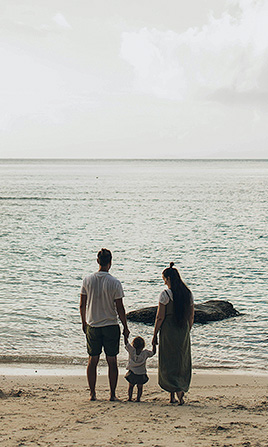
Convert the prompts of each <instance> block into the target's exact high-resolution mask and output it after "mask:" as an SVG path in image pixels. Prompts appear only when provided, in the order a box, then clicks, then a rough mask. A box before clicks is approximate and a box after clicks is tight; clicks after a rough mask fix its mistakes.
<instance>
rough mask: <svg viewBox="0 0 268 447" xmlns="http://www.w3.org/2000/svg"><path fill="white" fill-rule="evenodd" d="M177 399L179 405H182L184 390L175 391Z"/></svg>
mask: <svg viewBox="0 0 268 447" xmlns="http://www.w3.org/2000/svg"><path fill="white" fill-rule="evenodd" d="M176 394H177V396H178V399H179V405H183V404H184V399H183V396H184V391H179V392H178V393H176Z"/></svg>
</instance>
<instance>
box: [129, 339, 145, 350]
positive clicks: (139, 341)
mask: <svg viewBox="0 0 268 447" xmlns="http://www.w3.org/2000/svg"><path fill="white" fill-rule="evenodd" d="M132 346H133V347H134V348H135V349H136V351H137V350H138V351H142V350H143V348H144V346H145V341H144V340H143V338H142V337H135V338H134V340H133V342H132Z"/></svg>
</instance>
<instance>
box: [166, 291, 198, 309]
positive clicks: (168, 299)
mask: <svg viewBox="0 0 268 447" xmlns="http://www.w3.org/2000/svg"><path fill="white" fill-rule="evenodd" d="M170 300H172V301H173V293H172V290H171V289H164V290H162V292H161V293H160V295H159V303H161V304H164V305H165V306H166V305H167V304H168V303H169V301H170ZM193 304H194V297H193V294H192V292H191V296H190V306H193Z"/></svg>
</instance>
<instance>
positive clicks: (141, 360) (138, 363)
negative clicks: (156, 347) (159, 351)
mask: <svg viewBox="0 0 268 447" xmlns="http://www.w3.org/2000/svg"><path fill="white" fill-rule="evenodd" d="M125 348H126V350H127V351H128V354H129V357H128V364H127V368H126V369H128V370H130V371H132V372H133V373H134V374H146V360H147V359H148V357H152V356H153V355H154V352H153V351H149V349H143V350H142V351H141V353H140V354H138V355H137V353H136V349H135V348H134V347H133V346H132V345H131V344H130V343H127V344H126V345H125Z"/></svg>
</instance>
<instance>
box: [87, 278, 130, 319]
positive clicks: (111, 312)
mask: <svg viewBox="0 0 268 447" xmlns="http://www.w3.org/2000/svg"><path fill="white" fill-rule="evenodd" d="M81 293H82V294H83V295H87V301H86V320H87V323H88V324H89V325H90V326H92V327H102V326H111V325H113V324H118V318H117V311H116V306H115V300H118V299H120V298H123V296H124V292H123V288H122V284H121V282H120V281H119V280H118V279H116V278H114V276H112V275H110V273H108V272H96V273H93V274H92V275H88V276H86V277H85V279H84V281H83V285H82V289H81Z"/></svg>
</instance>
